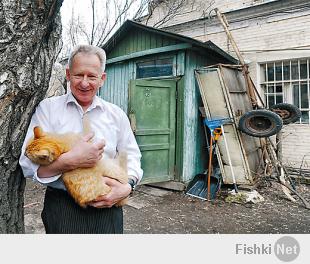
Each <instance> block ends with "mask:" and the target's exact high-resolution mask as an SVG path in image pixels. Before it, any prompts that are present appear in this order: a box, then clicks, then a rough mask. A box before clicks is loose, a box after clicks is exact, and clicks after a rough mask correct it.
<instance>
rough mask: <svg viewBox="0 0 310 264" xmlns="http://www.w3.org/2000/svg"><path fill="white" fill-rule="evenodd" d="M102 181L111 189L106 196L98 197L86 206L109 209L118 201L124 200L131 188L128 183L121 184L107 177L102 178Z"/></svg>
mask: <svg viewBox="0 0 310 264" xmlns="http://www.w3.org/2000/svg"><path fill="white" fill-rule="evenodd" d="M102 181H103V182H104V183H105V184H107V185H109V186H110V187H111V192H109V193H108V194H106V195H103V196H99V197H98V198H97V199H96V200H94V201H93V202H90V203H89V204H88V205H90V206H93V207H96V208H106V207H108V208H110V207H112V206H113V205H114V204H116V203H117V202H118V201H120V200H123V199H124V198H126V197H127V196H128V195H129V194H130V192H131V187H130V185H129V184H128V183H125V184H122V183H120V182H119V181H117V180H114V179H111V178H108V177H102Z"/></svg>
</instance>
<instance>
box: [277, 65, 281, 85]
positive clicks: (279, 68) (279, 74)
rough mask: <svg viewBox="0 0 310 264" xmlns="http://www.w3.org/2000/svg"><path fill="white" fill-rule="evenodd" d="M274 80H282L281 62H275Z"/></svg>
mask: <svg viewBox="0 0 310 264" xmlns="http://www.w3.org/2000/svg"><path fill="white" fill-rule="evenodd" d="M276 80H277V81H281V80H282V63H280V64H279V63H278V64H276Z"/></svg>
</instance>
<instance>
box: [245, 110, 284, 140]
mask: <svg viewBox="0 0 310 264" xmlns="http://www.w3.org/2000/svg"><path fill="white" fill-rule="evenodd" d="M282 126H283V121H282V119H281V117H280V116H278V115H277V114H276V113H274V112H271V111H269V110H261V109H259V110H252V111H249V112H247V113H245V114H244V115H242V116H241V117H240V120H239V130H240V131H242V132H243V133H245V134H247V135H249V136H253V137H270V136H273V135H275V134H277V133H278V132H279V131H280V130H281V128H282Z"/></svg>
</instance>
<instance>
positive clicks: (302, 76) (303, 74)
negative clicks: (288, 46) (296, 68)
mask: <svg viewBox="0 0 310 264" xmlns="http://www.w3.org/2000/svg"><path fill="white" fill-rule="evenodd" d="M300 79H307V61H301V62H300Z"/></svg>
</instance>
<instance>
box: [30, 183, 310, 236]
mask: <svg viewBox="0 0 310 264" xmlns="http://www.w3.org/2000/svg"><path fill="white" fill-rule="evenodd" d="M44 190H45V188H44V187H43V186H41V185H39V184H36V183H34V182H32V181H31V180H27V184H26V191H25V232H26V233H27V234H34V233H44V227H43V224H42V221H41V217H40V213H41V210H42V206H43V196H44ZM257 191H258V192H259V193H260V194H261V195H262V196H263V198H264V201H263V202H260V203H256V204H252V203H246V204H238V203H228V202H225V197H227V195H228V189H227V188H224V187H223V188H222V189H221V192H220V194H219V195H218V196H217V198H216V199H215V200H214V201H212V202H209V201H203V200H201V199H197V198H194V197H191V196H188V195H186V194H184V193H182V192H176V191H169V190H164V189H160V188H155V187H151V186H144V185H142V186H138V188H137V190H136V191H135V193H134V195H133V196H132V197H131V198H130V201H129V205H126V206H125V207H124V233H125V234H215V233H220V234H248V233H252V234H282V233H286V234H287V233H310V210H308V209H306V208H305V207H304V205H303V203H302V202H301V200H299V199H298V198H297V197H296V199H297V203H293V202H291V201H289V200H288V199H287V198H286V196H285V195H284V193H283V192H282V190H281V187H280V186H279V185H278V184H276V183H274V182H273V183H272V184H271V186H269V185H268V184H265V186H261V187H259V188H258V189H257ZM297 191H299V192H300V193H301V194H302V195H303V196H304V198H306V199H307V200H308V201H309V202H310V185H306V184H299V185H297ZM294 197H295V196H294Z"/></svg>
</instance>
